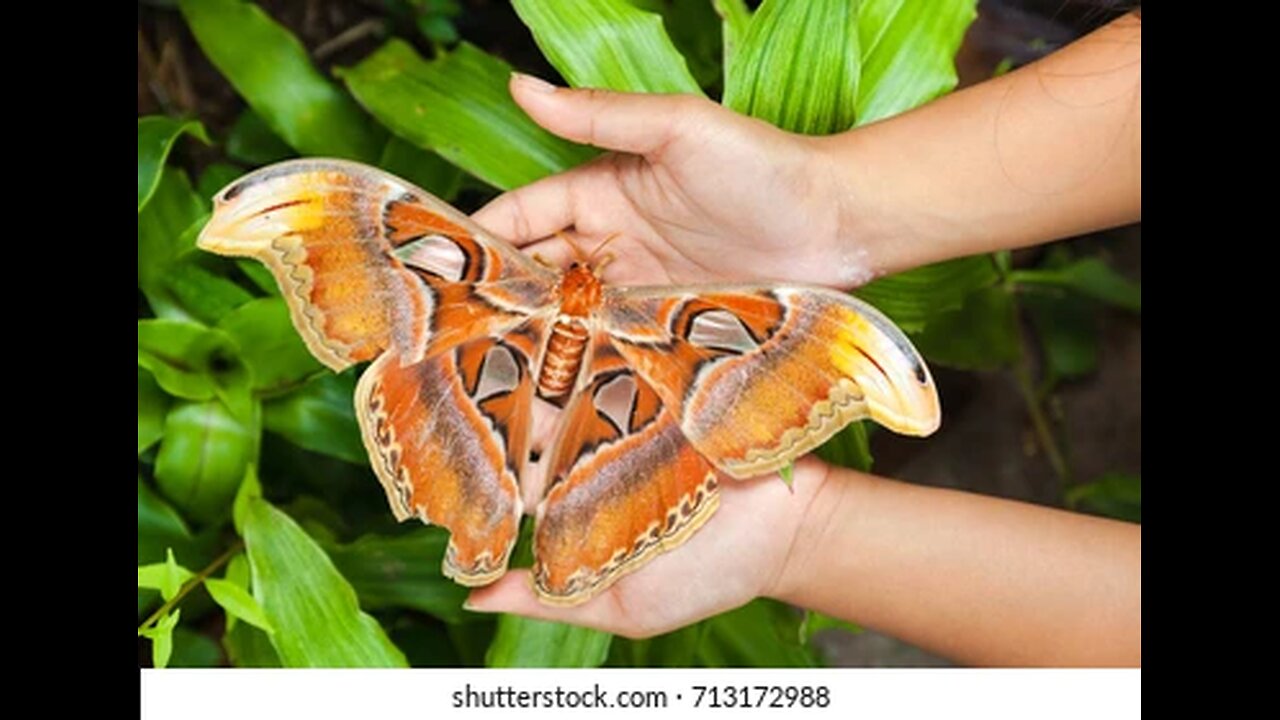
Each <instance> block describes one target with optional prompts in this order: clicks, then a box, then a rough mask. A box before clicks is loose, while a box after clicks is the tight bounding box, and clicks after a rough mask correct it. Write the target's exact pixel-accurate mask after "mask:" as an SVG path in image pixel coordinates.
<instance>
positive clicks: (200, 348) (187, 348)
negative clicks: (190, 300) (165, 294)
mask: <svg viewBox="0 0 1280 720" xmlns="http://www.w3.org/2000/svg"><path fill="white" fill-rule="evenodd" d="M138 365H139V366H140V367H144V368H146V369H147V370H150V371H151V373H152V374H153V375H155V378H156V382H157V383H159V384H160V387H162V388H164V390H165V392H168V393H169V394H170V395H175V396H177V397H180V398H185V399H187V400H209V399H211V398H213V397H215V396H216V397H218V398H219V399H221V400H222V401H223V402H224V403H226V405H227V407H228V408H230V409H231V410H233V411H234V412H235V413H236V414H237V415H238V416H240V417H242V418H243V417H247V416H248V415H249V413H250V412H251V410H252V400H253V399H252V396H251V394H250V382H251V376H250V374H249V370H248V368H246V367H245V364H244V361H242V360H241V359H240V348H239V346H238V345H236V343H235V341H234V340H232V339H231V337H230V336H229V335H227V334H226V333H224V332H222V331H221V330H213V329H210V328H206V327H203V326H201V325H198V324H196V323H191V322H183V321H178V320H139V321H138Z"/></svg>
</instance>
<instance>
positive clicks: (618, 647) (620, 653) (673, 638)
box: [606, 622, 707, 667]
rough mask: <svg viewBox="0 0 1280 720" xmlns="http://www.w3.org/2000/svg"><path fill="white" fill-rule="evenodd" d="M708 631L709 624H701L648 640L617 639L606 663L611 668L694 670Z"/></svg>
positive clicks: (610, 649) (610, 648) (610, 646)
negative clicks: (703, 638) (688, 668)
mask: <svg viewBox="0 0 1280 720" xmlns="http://www.w3.org/2000/svg"><path fill="white" fill-rule="evenodd" d="M706 629H707V623H706V622H700V623H696V624H694V625H689V626H687V627H683V628H680V629H679V630H676V631H673V632H669V633H666V634H665V635H658V636H656V637H651V638H646V639H644V640H629V639H627V638H624V637H616V638H614V639H613V642H612V643H611V644H610V645H609V660H608V662H607V663H606V664H607V665H608V666H609V667H692V666H694V665H696V664H697V653H698V646H699V645H700V644H702V637H703V635H704V634H705V633H706Z"/></svg>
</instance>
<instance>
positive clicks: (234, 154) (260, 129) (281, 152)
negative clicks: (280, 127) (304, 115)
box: [227, 81, 327, 166]
mask: <svg viewBox="0 0 1280 720" xmlns="http://www.w3.org/2000/svg"><path fill="white" fill-rule="evenodd" d="M326 82H327V81H326ZM296 154H297V153H295V152H294V151H293V148H291V147H289V143H286V142H285V141H284V140H281V139H280V136H279V135H277V134H275V133H274V132H272V131H271V128H269V127H267V123H266V122H264V121H263V120H262V116H261V115H259V114H258V113H256V112H254V111H253V108H246V109H245V111H244V112H242V113H240V116H239V117H237V118H236V121H235V124H233V125H232V126H231V132H229V133H227V157H230V158H232V159H235V160H239V161H240V162H243V163H247V164H249V165H254V166H258V165H270V164H271V163H274V162H280V161H281V160H286V159H288V158H291V157H293V156H294V155H296Z"/></svg>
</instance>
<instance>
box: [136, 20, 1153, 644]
mask: <svg viewBox="0 0 1280 720" xmlns="http://www.w3.org/2000/svg"><path fill="white" fill-rule="evenodd" d="M974 4H975V3H974V0H945V1H943V2H938V3H927V4H926V3H901V2H896V1H894V0H884V1H883V2H881V1H880V0H868V1H867V2H864V3H860V4H851V3H848V2H843V1H841V2H831V3H805V2H800V0H765V2H764V3H762V4H761V5H760V8H759V10H758V11H756V12H755V13H752V12H750V11H749V10H748V9H747V7H746V5H745V4H744V3H743V2H741V0H715V2H707V3H698V2H688V3H686V2H672V1H668V0H643V1H641V0H636V1H635V2H623V0H609V1H608V2H596V3H581V2H570V1H569V0H560V1H556V2H523V1H520V2H517V3H516V10H517V11H518V12H519V14H520V17H521V19H522V20H523V21H524V22H525V23H526V25H527V26H528V27H529V29H530V31H531V33H532V35H533V37H534V38H535V39H536V41H537V43H538V45H539V47H540V48H542V50H543V51H544V52H545V53H546V57H547V59H548V60H549V61H550V63H551V64H552V65H553V66H554V67H555V69H556V70H558V71H559V72H560V74H561V75H562V76H563V77H565V78H567V79H568V81H569V82H571V83H573V84H576V85H592V86H598V87H606V88H612V89H618V90H628V91H649V92H691V93H702V92H704V90H705V91H707V92H710V93H711V94H712V95H718V94H719V93H720V91H721V90H723V95H724V97H725V100H726V103H727V104H728V105H729V106H730V107H733V108H735V109H738V110H740V111H744V112H748V113H751V114H754V115H756V116H757V117H761V118H763V119H766V120H769V121H771V122H774V123H776V124H779V125H781V126H782V127H785V128H787V129H790V130H794V131H800V132H809V133H830V132H837V131H841V130H845V129H847V128H849V127H852V126H853V125H856V124H859V123H863V122H867V121H870V120H874V119H878V118H881V117H886V116H888V115H891V114H894V113H897V112H902V111H904V110H907V109H909V108H911V107H914V106H916V105H918V104H920V103H922V102H925V101H927V100H928V99H930V98H932V97H935V96H936V95H938V94H940V93H943V92H945V91H947V90H948V89H950V88H951V87H953V86H954V84H955V71H954V67H953V63H952V58H953V56H954V54H955V51H956V49H957V47H958V44H959V39H960V38H961V37H962V36H963V34H964V31H965V29H966V28H967V27H968V24H969V22H970V21H971V20H972V18H973V10H974ZM373 5H377V4H371V6H373ZM827 5H829V7H827ZM926 5H927V6H928V8H929V10H928V11H927V12H925V11H923V10H920V9H919V8H923V7H925V6H926ZM177 6H178V8H179V9H180V14H181V15H180V16H181V18H182V19H184V20H185V21H186V23H187V24H188V26H189V27H190V30H191V32H192V34H193V35H194V37H195V40H196V42H197V43H198V44H199V46H200V48H201V49H202V50H203V52H204V54H205V56H206V57H207V58H208V59H209V61H211V62H212V64H213V65H214V66H215V67H216V68H217V70H218V71H219V72H220V73H221V74H222V75H223V76H224V77H225V78H226V79H227V81H228V82H229V83H230V84H231V85H232V86H233V87H234V88H235V90H236V92H237V93H238V94H239V96H240V97H241V98H242V99H243V101H244V104H245V106H246V107H244V108H243V109H242V110H239V111H238V113H239V114H238V115H237V114H235V113H233V114H231V115H230V116H229V117H231V118H235V120H234V122H233V123H231V125H230V127H229V128H228V129H227V130H226V131H225V132H223V133H221V136H220V137H214V138H212V139H213V140H217V142H211V137H210V134H209V133H207V132H206V131H205V127H204V125H202V124H201V123H200V122H197V121H195V120H191V119H187V118H168V117H161V116H150V117H143V118H139V122H138V210H139V215H138V286H139V291H140V296H141V298H142V299H144V300H145V305H144V307H143V309H142V310H141V312H140V314H139V318H138V366H139V369H138V453H139V468H140V476H139V480H138V564H139V598H138V604H139V619H140V622H141V625H140V627H139V635H140V636H144V637H147V638H148V639H149V642H150V644H151V647H152V653H153V662H154V663H155V664H156V665H157V666H162V665H165V664H168V665H170V666H181V667H206V666H211V665H220V664H231V665H235V666H238V667H279V666H288V667H314V666H377V667H394V666H403V665H405V664H406V663H409V664H413V665H457V664H465V665H473V666H474V665H482V664H483V665H490V666H558V667H573V666H596V665H601V664H608V665H610V666H631V665H655V666H673V667H679V666H690V665H701V666H715V667H721V666H811V665H816V664H820V663H821V660H822V659H821V658H820V657H819V655H818V654H817V652H816V651H815V650H814V649H813V648H812V646H811V645H810V644H809V642H808V641H809V639H810V638H811V637H812V635H813V633H814V632H817V631H818V630H819V629H823V628H830V627H843V628H844V630H846V631H847V630H851V629H853V630H856V628H852V627H850V626H848V625H847V624H841V623H840V622H839V621H836V620H834V619H831V618H824V617H821V616H815V615H812V614H810V615H808V616H806V615H804V614H801V613H799V612H797V611H795V610H794V609H792V608H790V607H787V606H785V605H783V604H781V603H777V602H774V601H769V600H756V601H753V602H751V603H748V604H747V605H745V606H743V607H741V608H738V609H736V610H734V611H731V612H728V613H725V614H723V615H720V616H718V617H714V618H710V619H708V620H705V621H703V622H700V623H696V624H694V625H691V626H689V627H686V628H682V629H680V630H676V631H674V632H671V633H668V634H665V635H662V636H659V637H655V638H651V639H647V640H626V639H623V638H615V637H612V636H610V635H608V634H606V633H601V632H596V631H592V630H584V629H581V628H576V627H571V626H568V625H562V624H558V623H546V622H539V621H532V620H527V619H524V618H519V617H515V616H501V617H494V616H490V615H482V614H477V613H471V612H468V611H465V610H464V609H463V608H462V602H463V600H464V599H465V598H466V595H467V590H466V589H465V588H462V587H460V586H458V585H456V584H454V583H453V582H452V581H450V580H448V579H446V578H444V577H443V575H442V574H441V570H440V566H441V559H442V557H443V554H444V552H445V545H446V541H447V535H446V533H445V532H444V531H442V530H441V529H439V528H424V527H422V526H420V525H416V524H414V525H406V526H398V525H396V524H395V523H394V522H393V520H392V518H391V514H390V512H389V510H388V509H387V506H386V500H385V497H384V494H383V491H382V489H381V487H380V486H379V485H378V483H377V481H376V479H375V478H374V476H373V474H372V472H371V471H370V470H369V468H368V458H367V455H366V453H365V449H364V446H363V443H362V441H361V438H360V433H359V429H358V427H357V425H356V421H355V416H354V413H353V409H352V401H351V398H352V392H353V390H354V386H355V382H356V378H358V376H359V373H360V372H361V370H362V368H353V369H350V370H348V371H346V372H344V373H342V374H338V375H334V374H332V373H330V372H329V371H328V370H327V369H325V368H323V367H322V366H321V365H320V364H319V363H317V362H316V361H315V360H314V359H313V358H312V357H311V356H310V355H309V353H308V352H307V351H306V348H305V346H304V345H303V343H302V342H301V340H300V339H299V337H298V336H297V334H296V332H295V331H294V330H293V328H292V326H291V323H290V321H289V319H288V311H287V308H286V307H285V304H284V302H283V300H282V299H281V298H280V297H279V293H278V291H277V289H276V286H275V282H274V280H273V279H272V278H271V276H270V274H269V273H268V272H267V270H266V269H265V268H263V267H262V266H261V265H260V264H259V263H257V262H253V261H245V260H235V261H233V260H228V259H226V258H220V257H214V256H212V255H209V254H207V253H204V252H201V251H199V250H197V249H196V248H195V237H196V234H197V233H198V232H199V230H200V228H201V227H202V226H203V224H204V222H205V220H206V218H207V217H208V214H209V212H210V210H211V198H212V197H213V195H214V194H215V193H216V192H217V191H218V190H220V189H221V188H222V187H224V186H225V185H226V184H227V183H228V182H230V181H231V180H233V179H234V178H236V177H238V176H239V175H240V174H242V173H244V172H247V171H249V170H251V169H253V168H256V167H260V166H262V165H265V164H269V163H272V162H275V161H278V160H281V159H285V158H288V157H293V156H297V155H305V156H310V155H323V156H336V157H345V158H353V159H357V160H361V161H363V162H368V163H376V164H378V165H380V166H381V167H383V168H384V169H386V170H389V171H390V172H393V173H395V174H397V175H400V176H403V177H405V178H407V179H409V180H410V181H412V182H414V183H416V184H418V185H420V186H422V187H424V188H426V189H428V190H430V191H431V192H434V193H436V194H437V195H440V196H441V197H443V198H445V199H446V200H452V199H453V198H454V197H455V196H458V195H459V194H460V193H461V195H462V196H464V197H466V196H468V195H470V196H475V195H477V194H481V195H483V194H486V193H491V192H492V190H491V189H487V190H481V192H480V193H476V189H478V188H486V186H492V187H494V188H499V189H509V188H513V187H517V186H520V185H523V184H525V183H528V182H531V181H533V180H536V179H538V178H541V177H545V176H547V175H549V174H552V173H555V172H559V171H562V170H565V169H568V168H570V167H573V166H575V165H578V164H581V163H583V162H586V161H588V160H590V159H591V158H593V157H595V156H596V151H595V150H594V149H592V148H587V147H582V146H578V145H575V144H572V143H569V142H566V141H564V140H561V139H559V138H556V137H554V136H552V135H551V134H549V133H547V132H546V131H544V130H542V129H541V128H539V127H538V126H536V125H535V124H534V123H533V122H532V121H530V120H529V119H528V118H527V117H526V116H525V115H524V113H523V112H522V111H520V110H519V108H518V107H516V105H515V104H514V103H513V102H512V100H511V99H510V97H509V95H508V93H507V83H508V79H509V76H510V72H511V71H512V69H513V68H512V66H511V65H510V64H509V63H508V61H507V60H505V59H503V58H500V57H498V56H496V55H494V54H491V53H490V52H486V51H485V50H482V49H480V48H479V47H476V46H474V45H471V44H468V43H467V42H466V40H465V39H461V40H460V39H459V37H458V31H459V28H465V27H466V25H465V24H464V23H461V22H457V23H455V20H458V19H460V18H462V17H464V16H462V15H460V13H462V12H464V11H463V9H462V8H463V5H462V4H459V3H457V2H454V1H453V0H390V1H389V2H387V3H385V4H384V6H385V8H386V10H385V13H386V23H384V25H385V27H386V28H390V29H391V32H392V34H395V35H397V36H396V37H391V38H389V39H386V40H385V41H382V42H381V44H380V46H378V47H377V48H376V49H373V50H372V51H369V52H367V54H365V55H364V56H363V57H360V56H357V57H356V59H355V60H350V59H348V60H345V61H344V62H345V63H346V64H348V65H349V67H346V68H334V69H332V70H333V73H332V76H331V74H330V73H327V72H326V71H324V70H322V69H321V68H318V67H316V65H315V64H313V60H312V58H313V55H312V54H311V52H309V51H314V48H307V47H304V46H303V44H302V43H301V42H300V41H299V40H298V39H297V38H296V37H295V36H294V35H293V34H292V32H291V31H290V30H289V29H287V28H286V27H284V26H283V25H281V24H279V23H278V22H276V20H273V19H272V18H270V17H269V16H268V15H267V13H266V12H264V11H263V10H262V9H261V8H259V7H258V6H256V5H255V4H253V3H249V2H243V1H242V0H181V2H178V3H177ZM466 7H467V8H468V9H467V10H466V11H465V12H468V13H470V12H477V11H475V10H472V9H470V8H471V6H470V5H467V6H466ZM155 12H169V13H172V14H173V15H174V17H175V18H176V17H178V14H177V11H173V10H155ZM833 17H834V18H837V20H832V18H833ZM464 34H465V33H464ZM486 47H488V46H487V45H486ZM427 50H430V51H431V52H428V53H427V54H426V56H424V54H423V53H424V51H427ZM210 127H217V125H216V124H211V125H210ZM184 134H185V135H189V136H191V137H193V138H195V139H196V140H198V141H199V142H201V143H206V144H207V145H208V146H209V147H203V146H198V145H197V144H196V143H193V142H191V141H190V140H188V141H185V142H187V143H188V144H189V146H190V148H195V147H201V149H202V152H208V153H214V154H215V155H216V157H217V159H216V160H215V161H214V162H212V163H206V164H201V165H190V166H188V165H186V164H184V163H183V162H180V161H181V160H182V159H183V158H185V157H186V156H187V155H189V154H192V153H188V152H186V150H188V149H189V148H188V146H187V145H177V144H178V143H180V142H183V141H181V140H180V138H181V137H182V136H183V135H184ZM215 135H218V133H215ZM175 146H177V147H179V150H178V151H177V152H174V153H171V149H172V148H174V147H175ZM184 168H186V169H184ZM187 170H191V171H192V172H191V173H190V174H188V172H187ZM197 170H198V171H199V172H198V174H197V172H196V171H197ZM193 177H198V182H196V183H195V185H194V186H193V184H192V181H191V178H193ZM472 199H474V197H473V198H472ZM470 209H474V208H470ZM858 294H859V295H860V296H862V297H864V298H866V299H868V300H869V301H871V302H873V303H875V304H876V305H877V306H879V307H880V308H881V309H882V310H884V311H885V312H886V314H888V315H890V316H891V317H893V318H894V319H895V320H896V321H898V322H899V323H900V324H901V325H902V326H903V327H904V329H906V330H907V331H908V332H910V333H911V334H912V335H913V337H914V338H915V340H916V341H917V342H918V343H919V344H920V347H921V348H922V350H923V351H924V352H925V354H926V355H927V356H928V357H929V358H930V360H932V361H933V362H935V363H944V364H951V365H955V366H959V367H967V368H996V367H1007V366H1008V365H1009V363H1011V362H1015V361H1021V359H1022V358H1024V357H1025V354H1024V353H1021V352H1020V351H1019V348H1020V347H1021V345H1020V342H1019V338H1020V337H1021V335H1020V329H1019V325H1018V318H1019V313H1020V312H1021V310H1022V308H1023V307H1025V308H1026V309H1027V310H1028V311H1029V316H1030V318H1031V319H1032V320H1033V321H1034V323H1035V327H1036V329H1037V330H1038V333H1037V337H1038V338H1039V340H1040V344H1041V347H1042V348H1043V351H1044V354H1045V356H1046V358H1047V362H1046V367H1047V369H1046V371H1045V377H1046V381H1047V382H1049V383H1050V384H1051V383H1052V382H1057V381H1059V380H1069V379H1072V378H1075V377H1078V376H1080V375H1081V374H1083V373H1086V372H1088V371H1089V370H1090V369H1091V368H1092V367H1093V365H1094V364H1095V363H1096V355H1097V350H1096V340H1094V339H1093V334H1092V332H1093V330H1092V319H1093V317H1094V315H1093V313H1094V312H1095V311H1096V309H1097V304H1098V303H1111V304H1114V305H1117V306H1119V307H1122V308H1125V309H1129V310H1134V311H1136V310H1138V309H1139V307H1140V293H1139V292H1138V289H1137V288H1136V287H1135V286H1133V285H1132V284H1129V283H1127V282H1126V281H1125V280H1124V279H1123V278H1120V277H1119V276H1117V275H1115V273H1114V272H1112V271H1111V270H1110V269H1109V268H1108V267H1107V266H1106V265H1105V264H1102V263H1101V261H1100V260H1097V259H1096V258H1082V259H1073V258H1068V259H1067V261H1066V262H1059V263H1056V264H1053V263H1046V264H1045V265H1043V266H1042V267H1038V268H1030V269H1020V270H1011V269H1010V268H1009V266H1008V263H1007V262H1005V263H1003V264H1000V263H993V262H992V260H991V258H987V257H978V258H966V259H961V260H956V261H952V262H949V263H940V264H938V265H934V266H931V267H927V268H921V269H919V270H915V271H912V272H910V273H903V274H901V275H898V276H894V277H889V278H884V279H882V280H879V281H877V282H876V283H873V284H871V285H869V286H867V287H865V288H863V289H862V290H860V291H859V293H858ZM264 431H267V432H266V433H265V434H264ZM819 454H820V455H821V456H822V457H823V458H825V459H826V460H827V461H828V462H832V463H836V464H840V465H844V466H848V467H856V468H859V469H863V470H867V469H869V468H870V467H871V454H870V448H869V444H868V440H867V428H866V427H865V426H864V425H863V424H861V423H858V424H854V425H852V426H850V427H849V428H847V429H846V430H844V431H843V432H842V433H840V434H839V435H837V436H836V437H835V438H833V439H832V441H831V442H829V443H828V444H827V445H826V446H824V447H823V448H821V449H820V450H819ZM1070 499H1071V501H1072V502H1073V503H1076V502H1078V503H1079V504H1080V505H1081V506H1082V507H1087V508H1093V509H1095V510H1098V511H1101V512H1107V513H1111V514H1116V515H1119V516H1122V517H1133V518H1136V517H1138V515H1139V514H1140V508H1141V496H1140V485H1139V484H1138V483H1137V479H1136V478H1126V477H1121V476H1107V477H1104V478H1102V479H1100V480H1098V481H1097V482H1094V483H1090V484H1088V485H1082V486H1079V487H1076V488H1074V489H1073V490H1072V494H1071V495H1070ZM528 529H529V523H526V524H525V533H524V537H523V539H522V541H521V544H520V545H519V547H518V550H517V553H516V555H517V559H518V562H516V563H513V564H516V565H526V566H527V565H528V555H529V550H528V547H529V544H528ZM170 558H173V559H172V561H170ZM161 590H163V595H162V593H161ZM212 613H222V614H223V615H225V620H226V621H225V623H223V624H222V625H217V624H213V625H212V626H213V627H225V630H224V631H223V634H222V635H221V637H217V636H215V635H210V634H208V633H209V632H210V630H209V627H210V626H211V623H208V622H204V621H202V620H201V617H202V616H204V617H205V618H208V617H209V616H210V615H211V614H212ZM371 613H372V614H371ZM196 621H200V622H199V624H197V622H196ZM214 632H216V631H214Z"/></svg>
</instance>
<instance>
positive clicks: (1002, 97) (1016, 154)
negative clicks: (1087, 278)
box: [819, 15, 1142, 272]
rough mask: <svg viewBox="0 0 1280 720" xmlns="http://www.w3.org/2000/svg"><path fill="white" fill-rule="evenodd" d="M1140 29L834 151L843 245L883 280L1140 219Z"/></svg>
mask: <svg viewBox="0 0 1280 720" xmlns="http://www.w3.org/2000/svg"><path fill="white" fill-rule="evenodd" d="M1141 27H1142V26H1141V21H1140V20H1139V19H1137V18H1136V17H1134V16H1132V15H1130V16H1125V17H1123V18H1120V19H1119V20H1116V21H1115V22H1113V23H1111V24H1110V25H1107V26H1106V27H1104V28H1102V29H1100V30H1098V31H1096V32H1094V33H1092V34H1090V35H1088V36H1086V37H1084V38H1082V39H1081V40H1079V41H1077V42H1075V43H1073V44H1072V45H1069V46H1068V47H1066V48H1064V49H1062V50H1060V51H1059V52H1056V53H1054V54H1052V55H1050V56H1048V57H1046V58H1044V59H1042V60H1040V61H1038V62H1035V63H1032V64H1030V65H1028V66H1026V67H1024V68H1020V69H1018V70H1016V71H1014V72H1011V73H1009V74H1007V75H1004V76H1002V77H1000V78H996V79H993V80H990V81H987V82H984V83H981V84H978V85H974V86H971V87H969V88H966V89H964V90H961V91H959V92H956V93H953V94H951V95H949V96H946V97H944V98H941V99H939V100H937V101H935V102H932V103H930V104H928V105H925V106H923V107H921V108H919V109H917V110H915V111H912V112H909V113H905V114H903V115H899V116H896V117H893V118H890V119H888V120H885V121H882V122H878V123H874V124H871V125H868V126H865V127H862V128H858V129H856V130H853V131H850V132H847V133H844V134H842V135H836V136H832V137H830V138H825V139H823V140H820V141H819V142H820V143H821V144H823V145H824V146H825V147H824V153H823V155H824V156H825V157H827V158H828V159H829V160H830V161H831V162H832V163H833V167H832V168H831V172H832V174H833V177H834V178H835V182H836V183H837V184H838V185H839V186H840V195H841V198H842V202H843V207H842V209H841V232H840V238H839V240H838V242H840V243H843V244H847V245H849V246H850V247H852V248H857V249H861V250H865V252H866V254H867V256H868V259H869V261H870V262H871V264H872V266H873V267H875V268H876V269H877V270H878V271H880V272H895V271H898V270H904V269H907V268H911V267H915V266H918V265H922V264H925V263H929V262H934V261H937V260H943V259H947V258H951V257H958V256H962V255H970V254H973V253H978V252H990V251H993V250H998V249H1005V248H1013V247H1020V246H1025V245H1031V244H1035V243H1039V242H1045V241H1048V240H1053V239H1057V238H1062V237H1068V236H1071V235H1076V234H1080V233H1083V232H1088V231H1091V230H1096V229H1099V228H1104V227H1110V226H1114V225H1121V224H1125V223H1130V222H1135V221H1137V220H1139V219H1140V217H1141V210H1140V199H1141V167H1140V165H1141V162H1140V161H1141V148H1142V136H1141V114H1142V99H1141V68H1142V45H1141V35H1142V29H1141Z"/></svg>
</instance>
